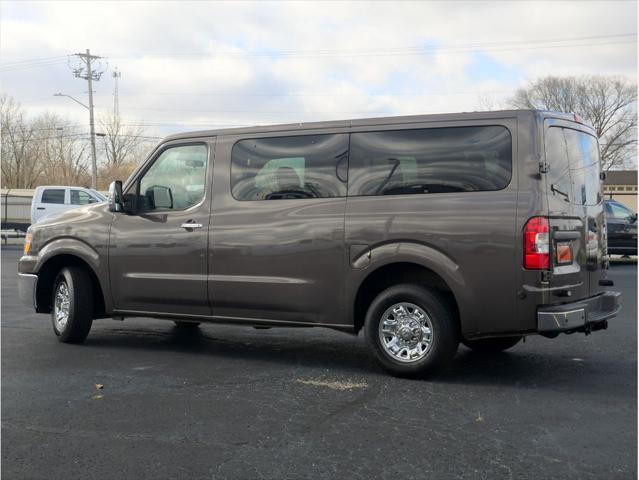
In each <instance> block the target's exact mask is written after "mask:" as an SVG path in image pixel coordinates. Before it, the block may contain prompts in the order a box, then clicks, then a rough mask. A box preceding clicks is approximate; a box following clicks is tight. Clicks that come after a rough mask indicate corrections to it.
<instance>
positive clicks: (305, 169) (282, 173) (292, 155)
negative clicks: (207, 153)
mask: <svg viewBox="0 0 639 480" xmlns="http://www.w3.org/2000/svg"><path fill="white" fill-rule="evenodd" d="M231 157H232V160H231V190H232V193H233V197H234V198H236V199H237V200H289V199H300V198H329V197H344V196H346V169H347V162H348V135H347V134H329V135H304V136H295V137H272V138H255V139H247V140H240V141H239V142H237V143H236V144H235V145H234V146H233V151H232V154H231ZM342 171H343V173H341V174H340V172H342Z"/></svg>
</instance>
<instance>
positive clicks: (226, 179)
mask: <svg viewBox="0 0 639 480" xmlns="http://www.w3.org/2000/svg"><path fill="white" fill-rule="evenodd" d="M308 133H312V134H314V135H315V134H321V133H342V132H341V131H340V129H322V130H313V131H312V132H308ZM286 134H287V135H286V136H290V135H291V132H286ZM265 136H269V135H264V134H262V135H257V136H255V135H253V136H227V137H224V138H220V139H218V144H217V163H216V174H215V180H214V185H213V190H214V191H215V196H214V199H213V205H212V211H211V240H210V245H211V246H210V249H209V260H208V263H209V271H210V276H209V286H208V289H209V297H210V299H211V307H212V310H213V315H214V316H216V317H225V318H236V317H237V318H244V319H250V318H256V319H258V318H261V319H271V320H278V321H298V322H303V323H311V324H317V323H323V324H342V325H343V324H344V319H343V316H344V287H343V285H344V272H345V270H346V267H347V262H348V256H347V253H346V250H345V249H344V209H345V205H346V198H345V197H338V198H311V199H294V200H277V201H260V200H255V201H239V200H236V199H234V198H233V196H232V195H231V191H230V183H231V182H230V172H231V168H230V162H231V150H232V148H233V145H234V144H235V143H236V142H237V141H239V140H243V139H247V138H260V137H265ZM271 136H272V135H271Z"/></svg>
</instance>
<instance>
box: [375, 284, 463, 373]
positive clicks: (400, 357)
mask: <svg viewBox="0 0 639 480" xmlns="http://www.w3.org/2000/svg"><path fill="white" fill-rule="evenodd" d="M457 325H458V324H457V318H456V314H455V309H454V308H453V306H452V305H451V304H450V302H449V301H448V299H447V298H446V297H445V296H443V295H442V294H441V293H438V292H437V291H435V290H429V289H425V288H422V287H419V286H417V285H413V284H401V285H395V286H393V287H390V288H387V289H386V290H384V291H382V292H381V293H380V294H379V295H377V297H376V298H375V299H374V300H373V301H372V303H371V304H370V306H369V308H368V311H367V313H366V322H365V331H366V340H367V342H368V344H369V346H370V347H371V349H372V350H373V352H374V353H375V356H376V357H377V360H378V361H379V362H380V364H381V365H382V366H383V367H384V368H385V369H386V370H388V371H389V372H391V373H392V374H393V375H397V376H402V377H406V376H408V377H411V376H424V375H428V374H433V373H436V372H438V371H440V370H441V369H443V368H444V367H445V366H446V365H447V364H448V363H449V362H450V360H452V358H453V357H454V356H455V352H456V351H457V347H458V345H459V330H458V327H457Z"/></svg>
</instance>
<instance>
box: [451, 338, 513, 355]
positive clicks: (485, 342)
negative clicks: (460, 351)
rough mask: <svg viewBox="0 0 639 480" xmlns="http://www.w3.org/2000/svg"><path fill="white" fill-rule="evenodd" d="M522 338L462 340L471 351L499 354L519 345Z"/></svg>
mask: <svg viewBox="0 0 639 480" xmlns="http://www.w3.org/2000/svg"><path fill="white" fill-rule="evenodd" d="M521 338H522V337H498V338H481V339H479V340H462V343H463V344H464V345H466V346H467V347H468V348H470V349H471V350H474V351H476V352H481V353H499V352H503V351H504V350H508V349H509V348H511V347H514V346H515V345H517V344H518V343H519V341H520V340H521Z"/></svg>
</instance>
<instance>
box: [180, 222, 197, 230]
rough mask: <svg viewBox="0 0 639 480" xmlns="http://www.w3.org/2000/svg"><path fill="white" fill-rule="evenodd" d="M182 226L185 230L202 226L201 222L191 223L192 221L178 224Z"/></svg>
mask: <svg viewBox="0 0 639 480" xmlns="http://www.w3.org/2000/svg"><path fill="white" fill-rule="evenodd" d="M180 227H182V228H186V229H187V230H195V229H196V228H202V224H201V223H193V222H185V223H183V224H182V225H180Z"/></svg>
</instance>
